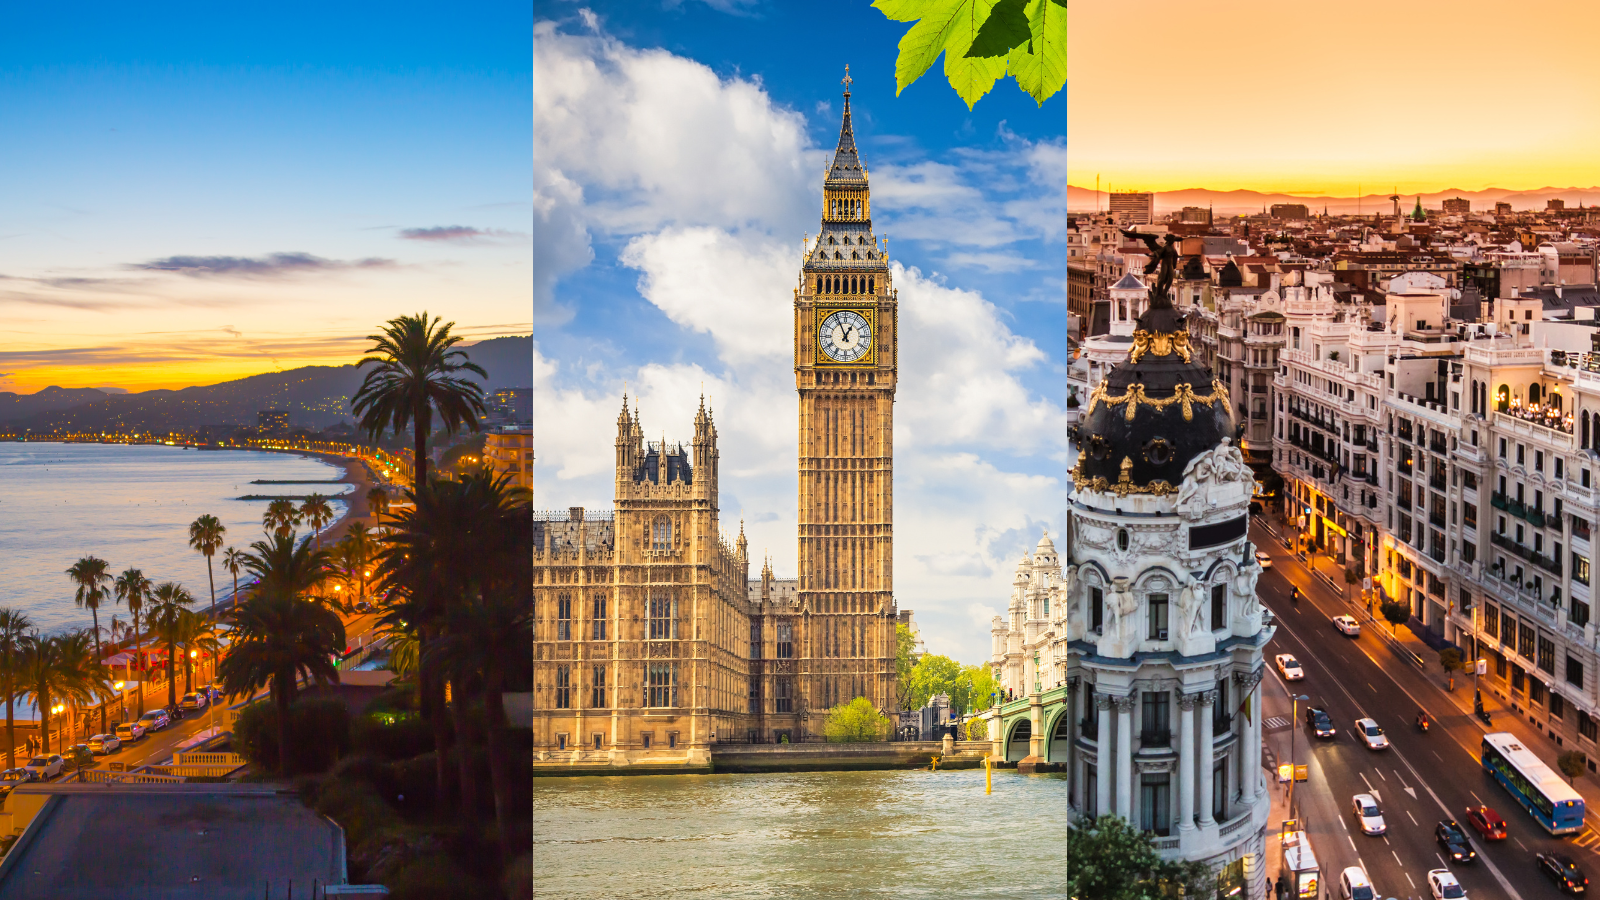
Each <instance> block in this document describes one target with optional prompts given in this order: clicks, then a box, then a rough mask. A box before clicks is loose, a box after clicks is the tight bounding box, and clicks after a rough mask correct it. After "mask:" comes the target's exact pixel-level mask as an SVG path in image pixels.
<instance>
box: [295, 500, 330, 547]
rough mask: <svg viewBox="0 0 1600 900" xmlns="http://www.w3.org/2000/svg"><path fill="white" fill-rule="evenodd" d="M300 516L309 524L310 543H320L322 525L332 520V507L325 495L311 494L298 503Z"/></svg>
mask: <svg viewBox="0 0 1600 900" xmlns="http://www.w3.org/2000/svg"><path fill="white" fill-rule="evenodd" d="M300 518H302V519H304V520H305V523H306V524H307V525H310V526H311V537H312V544H313V545H315V544H320V543H321V532H322V526H324V525H326V524H328V523H329V522H332V521H333V507H332V506H331V505H330V504H329V503H328V498H327V497H324V496H322V495H321V494H312V495H311V496H309V497H307V498H306V499H305V502H303V503H301V504H300Z"/></svg>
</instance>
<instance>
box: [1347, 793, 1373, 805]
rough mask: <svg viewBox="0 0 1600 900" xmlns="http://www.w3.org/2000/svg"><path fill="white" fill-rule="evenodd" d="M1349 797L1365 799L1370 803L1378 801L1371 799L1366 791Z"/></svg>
mask: <svg viewBox="0 0 1600 900" xmlns="http://www.w3.org/2000/svg"><path fill="white" fill-rule="evenodd" d="M1351 799H1352V800H1366V801H1367V802H1368V803H1371V804H1373V805H1377V803H1378V801H1376V800H1374V799H1372V795H1371V794H1368V793H1360V794H1357V795H1355V796H1354V797H1352V798H1351Z"/></svg>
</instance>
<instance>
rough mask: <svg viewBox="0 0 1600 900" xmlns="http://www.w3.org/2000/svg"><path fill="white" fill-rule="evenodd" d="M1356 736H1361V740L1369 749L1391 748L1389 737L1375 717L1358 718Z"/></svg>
mask: <svg viewBox="0 0 1600 900" xmlns="http://www.w3.org/2000/svg"><path fill="white" fill-rule="evenodd" d="M1356 736H1357V737H1359V738H1361V742H1362V743H1364V744H1366V745H1367V749H1368V750H1387V749H1389V738H1388V736H1386V735H1385V734H1384V733H1383V729H1382V728H1379V727H1378V723H1377V721H1376V720H1374V719H1357V720H1356Z"/></svg>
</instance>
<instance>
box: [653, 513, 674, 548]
mask: <svg viewBox="0 0 1600 900" xmlns="http://www.w3.org/2000/svg"><path fill="white" fill-rule="evenodd" d="M650 549H651V550H670V549H672V520H671V519H669V518H667V517H666V516H656V521H655V526H654V527H653V528H652V529H651V532H650Z"/></svg>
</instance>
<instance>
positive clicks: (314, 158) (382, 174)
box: [0, 2, 532, 391]
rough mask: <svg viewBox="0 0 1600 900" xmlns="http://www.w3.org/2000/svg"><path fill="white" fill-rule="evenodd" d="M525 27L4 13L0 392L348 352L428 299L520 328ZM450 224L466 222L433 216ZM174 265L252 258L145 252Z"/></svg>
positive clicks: (384, 9)
mask: <svg viewBox="0 0 1600 900" xmlns="http://www.w3.org/2000/svg"><path fill="white" fill-rule="evenodd" d="M531 22H532V14H531V11H530V9H529V8H528V6H527V5H526V4H518V3H492V2H490V3H475V4H469V5H463V6H461V7H459V8H457V7H449V6H441V5H439V4H415V3H399V4H393V3H389V4H377V3H356V4H327V3H319V4H310V3H296V2H290V3H275V4H254V5H248V6H243V7H240V6H237V5H235V6H228V5H222V6H218V5H216V4H198V3H195V4H159V5H157V6H155V7H148V6H139V5H130V4H108V3H98V4H97V3H90V4H85V5H83V6H74V7H71V8H70V9H68V8H64V7H61V6H59V5H50V4H33V5H25V6H17V7H15V8H13V9H9V10H8V11H7V16H6V26H5V28H4V29H0V131H3V133H4V135H5V138H4V140H0V195H3V196H5V198H6V202H5V204H4V205H3V206H0V311H3V313H4V315H5V316H6V320H7V323H8V326H9V327H8V329H7V330H6V332H5V333H3V334H0V372H4V373H6V374H5V375H4V376H3V377H0V390H3V389H12V390H24V391H26V390H34V389H37V388H39V387H43V386H44V385H46V384H64V385H68V386H92V385H98V384H110V385H118V386H126V387H133V388H143V387H151V386H176V385H180V384H192V383H207V382H213V381H219V380H223V379H224V378H226V377H231V376H235V375H240V374H248V373H254V372H259V371H263V370H268V369H271V368H272V367H273V366H274V365H281V366H283V367H285V368H287V367H289V366H292V365H297V364H304V363H308V362H319V363H321V362H344V361H348V357H350V356H351V355H352V354H354V353H357V352H359V350H360V349H361V341H360V336H361V335H364V334H368V333H370V332H371V331H372V330H373V328H372V327H373V326H374V325H376V324H378V323H380V322H382V321H383V320H384V319H387V318H389V317H391V316H393V315H396V314H399V313H401V312H410V311H415V310H416V309H420V308H423V307H427V308H429V309H430V310H431V311H433V312H435V313H438V314H442V315H444V316H445V317H446V318H448V319H454V320H455V321H457V322H458V323H460V325H461V326H462V327H463V328H464V329H466V330H467V331H468V332H469V333H470V334H472V335H474V336H492V335H495V334H506V333H524V334H525V333H527V331H528V329H529V327H530V314H529V311H528V310H529V297H530V295H531V290H532V289H531V285H530V280H531V274H530V266H531V261H530V252H529V247H528V217H529V214H530V202H529V194H530V190H531V188H530V176H529V172H528V146H529V127H530V125H529V121H530V114H529V107H528V96H529V93H530V91H531V81H530V76H529V67H530V56H529V52H530V51H529V44H528V29H529V28H530V26H531ZM447 226H463V227H465V228H467V229H471V230H470V231H455V232H430V231H426V229H438V228H441V227H447ZM407 229H423V231H412V232H409V233H410V234H411V235H412V236H411V237H407V236H406V235H407V234H408V231H407ZM277 254H292V255H300V256H298V257H296V258H300V259H304V260H308V261H306V262H304V263H303V264H301V265H298V266H296V267H292V268H291V267H284V266H274V265H273V264H272V261H273V260H274V258H275V255H277ZM174 258H179V259H182V258H191V259H192V258H200V259H202V260H204V259H206V258H221V259H229V260H235V261H237V260H245V261H250V262H251V263H254V264H255V265H251V266H234V267H233V268H228V267H226V266H222V265H212V266H208V267H207V268H205V269H198V268H190V269H185V270H180V269H176V268H173V267H156V268H150V267H149V266H150V265H151V264H152V263H155V262H159V261H162V260H171V259H174Z"/></svg>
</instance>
